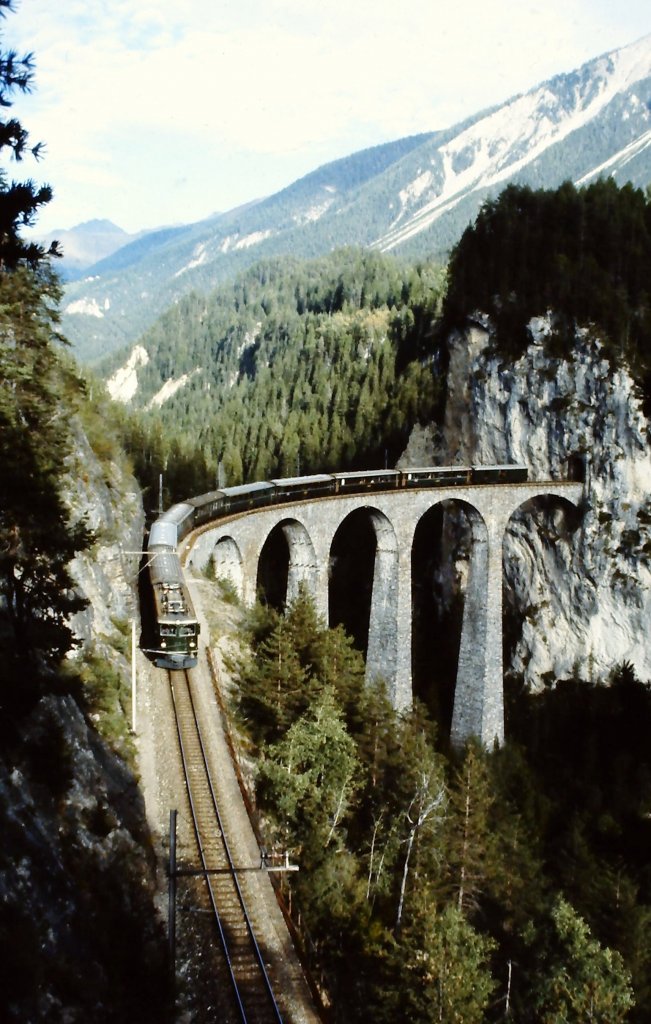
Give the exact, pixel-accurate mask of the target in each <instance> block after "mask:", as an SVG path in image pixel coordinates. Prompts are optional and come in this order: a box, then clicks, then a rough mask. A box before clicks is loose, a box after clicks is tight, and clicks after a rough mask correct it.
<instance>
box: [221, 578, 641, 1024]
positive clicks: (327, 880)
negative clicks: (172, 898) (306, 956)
mask: <svg viewBox="0 0 651 1024" xmlns="http://www.w3.org/2000/svg"><path fill="white" fill-rule="evenodd" d="M245 636H246V640H247V644H248V650H249V654H248V655H245V656H241V657H240V658H239V660H238V661H237V663H236V665H235V668H236V678H237V681H238V690H237V696H236V699H235V707H234V712H235V714H236V716H237V719H238V720H239V723H240V727H241V728H242V729H243V730H244V731H245V732H246V734H247V736H248V737H249V739H248V743H249V744H250V745H252V747H253V751H254V752H255V755H256V757H257V760H258V773H257V799H258V803H259V806H260V807H261V809H262V812H263V814H264V815H265V818H266V821H267V828H268V829H269V832H270V835H272V836H273V839H274V841H275V844H276V848H277V849H278V850H279V851H289V852H290V855H291V858H292V860H293V861H295V862H296V863H298V864H299V865H300V871H299V872H298V873H297V874H296V875H294V876H292V881H291V888H292V905H293V907H294V911H295V914H296V915H298V913H299V911H300V916H301V920H302V922H303V924H304V925H305V928H306V931H307V933H308V935H309V941H308V947H309V948H310V949H311V950H312V954H313V957H314V961H313V967H314V968H315V969H316V968H318V969H321V970H323V972H324V983H325V987H326V990H327V992H328V995H329V997H330V998H331V999H332V1019H333V1020H335V1021H341V1022H353V1021H360V1022H362V1021H368V1020H373V1021H378V1022H381V1021H386V1022H387V1024H388V1022H393V1021H396V1020H405V1021H407V1020H408V1021H410V1024H418V1022H421V1021H422V1022H423V1024H425V1022H431V1021H434V1020H436V1021H445V1022H449V1024H453V1022H459V1024H462V1022H463V1024H480V1022H489V1021H501V1020H504V1019H508V1020H513V1021H518V1022H519V1024H560V1022H561V1021H563V1022H566V1024H570V1022H572V1024H574V1022H576V1024H586V1022H587V1021H595V1022H596V1021H599V1022H603V1024H616V1022H619V1021H624V1020H627V1021H631V1022H634V1021H635V1022H639V1024H643V1022H646V1021H648V1020H649V1015H650V1014H651V867H650V865H651V820H650V811H651V805H650V803H649V799H650V798H649V793H650V789H649V786H650V783H651V749H650V748H649V745H648V735H649V729H650V728H651V692H650V691H649V688H648V686H644V685H642V684H641V683H638V682H637V681H636V680H635V678H634V676H633V674H632V672H631V671H630V669H629V668H628V667H626V666H625V667H624V668H623V669H622V670H621V671H620V672H619V673H617V674H616V675H615V677H614V678H613V680H612V685H611V686H610V687H594V688H593V687H588V686H586V684H584V683H581V684H578V683H577V684H574V683H572V682H567V683H565V684H559V686H558V687H556V688H555V689H551V690H549V691H546V692H545V693H543V694H541V695H538V696H532V695H529V696H522V695H521V696H519V697H518V698H517V700H516V701H512V702H511V705H510V707H509V735H510V739H509V742H508V744H507V745H506V746H505V747H504V748H503V749H500V750H496V751H494V752H487V751H485V750H483V749H482V748H480V747H479V746H478V745H476V744H474V743H470V744H469V745H468V746H467V748H466V749H465V751H463V752H461V753H457V754H450V753H449V751H447V750H446V744H445V742H444V741H443V738H442V737H441V735H440V734H439V733H438V732H437V729H436V726H435V725H434V724H433V723H432V721H431V720H430V719H429V718H428V715H427V713H426V711H425V710H424V709H423V708H422V707H421V706H418V705H417V706H416V707H415V708H414V709H413V710H412V711H410V712H409V713H407V714H404V715H398V714H397V713H396V712H395V711H394V710H393V709H392V708H391V707H390V705H389V703H388V701H387V700H386V698H385V697H384V695H383V693H382V690H381V688H369V687H368V686H365V685H364V676H363V668H364V666H363V663H362V659H361V656H360V654H359V652H358V651H356V650H355V649H354V647H353V646H352V644H351V642H350V641H349V640H348V639H347V638H346V636H345V634H344V633H343V632H342V630H341V629H340V628H338V629H336V630H327V629H325V628H324V627H323V625H322V624H321V623H319V621H318V620H317V618H316V616H315V614H314V609H313V606H312V605H311V603H310V601H309V600H308V599H307V598H306V597H304V596H301V597H299V598H298V599H297V600H296V601H295V603H294V604H293V605H292V606H291V607H290V609H289V610H288V612H287V614H286V615H285V616H281V615H279V614H278V613H276V612H273V611H270V610H269V609H262V608H258V609H257V610H256V611H255V612H254V613H253V614H252V615H251V616H250V617H249V618H248V620H247V624H246V628H245ZM306 941H307V940H306Z"/></svg>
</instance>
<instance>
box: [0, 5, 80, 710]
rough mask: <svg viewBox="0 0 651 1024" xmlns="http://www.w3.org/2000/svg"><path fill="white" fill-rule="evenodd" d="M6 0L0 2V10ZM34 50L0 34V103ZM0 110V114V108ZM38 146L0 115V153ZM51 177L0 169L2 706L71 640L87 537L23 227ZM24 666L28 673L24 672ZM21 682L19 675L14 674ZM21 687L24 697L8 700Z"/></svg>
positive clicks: (51, 311) (41, 254) (24, 87)
mask: <svg viewBox="0 0 651 1024" xmlns="http://www.w3.org/2000/svg"><path fill="white" fill-rule="evenodd" d="M12 8H13V0H0V16H1V17H4V16H5V15H6V13H7V12H8V11H11V10H12ZM32 78H33V59H32V55H31V54H27V55H25V56H22V57H19V56H18V55H17V54H16V53H15V52H14V51H13V50H7V49H4V48H3V47H2V45H1V44H0V108H2V111H1V112H5V111H8V110H9V108H10V107H11V104H12V96H13V95H15V93H16V91H19V92H28V91H29V90H30V89H31V85H32ZM1 112H0V113H1ZM40 149H41V147H40V145H39V144H37V145H31V144H30V142H29V137H28V133H27V132H26V131H25V129H24V128H23V126H22V125H21V123H20V122H19V121H18V120H16V119H15V118H12V117H9V116H6V117H4V118H2V117H0V160H2V161H6V162H20V161H21V160H22V159H23V158H24V157H25V156H27V155H31V157H32V158H38V156H39V154H40ZM51 194H52V193H51V190H50V188H49V187H48V186H42V187H38V186H36V185H35V184H34V182H33V181H31V180H27V181H23V182H16V181H14V180H13V178H11V177H10V175H9V174H8V173H7V171H6V170H5V169H4V168H0V366H1V368H2V372H1V375H0V449H1V450H2V460H1V461H0V656H1V657H2V662H3V667H4V669H5V671H4V672H3V676H4V679H5V681H6V685H5V686H3V687H2V689H1V690H0V706H4V707H7V706H10V705H11V704H12V703H14V702H15V701H16V699H22V698H27V699H29V697H30V696H31V695H34V694H35V693H37V692H38V689H39V687H38V685H37V682H36V680H37V679H39V678H41V677H42V676H43V673H44V672H46V673H47V672H48V670H51V669H53V668H54V667H55V666H56V664H57V663H58V662H59V660H60V659H61V657H62V656H63V655H64V654H65V653H66V652H67V651H68V650H69V649H70V647H71V646H72V641H73V637H72V633H71V630H70V628H69V625H68V620H69V617H70V615H71V614H72V613H73V612H74V611H75V610H77V609H79V607H81V602H80V601H79V599H78V598H76V597H75V595H74V594H73V593H72V581H71V578H70V575H69V572H68V569H67V565H68V563H69V562H70V559H71V558H72V557H73V555H74V553H75V551H77V550H79V548H80V547H82V546H84V545H85V544H86V543H87V540H88V537H87V532H86V530H85V529H84V528H83V527H82V526H72V525H71V524H70V521H69V515H68V512H67V510H66V508H65V506H64V504H63V502H62V499H61V496H60V493H59V488H60V482H61V476H62V474H63V472H64V468H65V459H66V455H67V452H68V448H69V440H68V426H67V423H68V418H69V415H70V412H69V409H68V410H67V411H66V409H65V407H64V405H63V403H62V398H63V397H65V395H66V394H67V395H68V396H72V395H73V393H74V391H75V390H76V388H77V387H78V385H77V384H76V382H75V381H74V379H73V377H72V375H71V374H69V373H68V372H67V371H66V370H65V368H64V366H63V365H62V363H61V361H60V359H59V356H58V353H57V350H56V347H55V344H56V341H57V340H60V339H58V335H57V333H56V324H57V320H58V314H57V303H58V301H59V296H60V291H59V285H58V281H57V278H56V275H55V274H54V271H53V270H52V267H51V257H52V256H55V255H57V249H56V244H54V245H53V246H52V247H51V248H50V249H49V250H45V249H44V248H42V247H41V246H39V245H37V244H35V243H32V242H29V241H26V240H25V239H24V238H23V237H22V236H21V231H22V230H23V229H24V228H25V227H28V226H30V225H31V224H32V223H33V220H34V217H35V215H36V213H37V212H38V210H39V209H40V207H41V206H42V205H43V204H44V203H47V202H48V201H49V200H50V198H51ZM25 667H27V671H25ZM18 680H20V682H18ZM17 694H21V695H22V696H21V698H17Z"/></svg>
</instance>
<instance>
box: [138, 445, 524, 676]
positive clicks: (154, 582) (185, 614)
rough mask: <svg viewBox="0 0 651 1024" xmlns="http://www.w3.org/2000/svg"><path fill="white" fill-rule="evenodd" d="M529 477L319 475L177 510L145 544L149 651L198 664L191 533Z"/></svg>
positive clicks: (410, 472)
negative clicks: (338, 502)
mask: <svg viewBox="0 0 651 1024" xmlns="http://www.w3.org/2000/svg"><path fill="white" fill-rule="evenodd" d="M527 476H528V474H527V468H526V466H518V465H509V466H438V467H436V466H433V467H427V468H423V469H420V468H416V469H375V470H365V471H357V472H351V473H317V474H314V475H313V476H301V477H286V478H284V479H275V480H264V481H259V482H257V483H252V484H241V485H239V486H237V487H223V488H221V490H216V491H209V492H208V493H207V494H200V495H199V496H198V497H195V498H188V499H187V500H186V501H184V502H179V503H178V504H176V505H172V506H171V508H169V509H168V510H167V511H166V512H164V513H163V514H162V515H161V516H159V518H158V519H157V520H156V521H155V522H154V523H153V524H152V527H151V530H150V533H149V539H148V543H147V557H148V566H149V582H150V592H151V597H152V606H153V607H152V616H151V626H150V628H149V629H148V630H147V633H148V635H147V637H146V642H145V645H144V646H143V651H144V652H145V653H146V654H148V655H149V656H150V657H151V658H152V660H153V661H154V663H155V664H156V665H158V666H159V667H161V668H168V669H186V668H192V667H193V666H194V665H196V663H197V649H198V642H199V622H198V620H197V617H196V614H195V611H194V608H193V605H192V599H191V597H190V593H189V591H188V588H187V585H186V582H185V578H184V575H183V569H182V567H181V563H180V560H179V556H178V545H179V543H180V542H181V541H182V540H183V539H184V538H185V537H186V536H187V535H188V533H190V531H191V530H194V529H196V528H197V527H199V526H203V525H204V524H206V523H209V522H211V521H212V520H214V519H221V518H223V517H225V516H229V515H233V514H236V513H240V512H246V511H249V510H251V509H256V508H262V507H265V506H273V505H277V504H282V503H284V502H290V501H303V500H308V499H311V498H322V497H329V496H337V495H345V494H360V493H363V492H365V491H368V492H374V493H377V492H382V491H391V490H402V489H406V488H411V487H419V488H421V487H450V486H452V487H460V486H463V485H466V486H468V485H476V484H495V483H509V484H512V483H524V482H526V480H527Z"/></svg>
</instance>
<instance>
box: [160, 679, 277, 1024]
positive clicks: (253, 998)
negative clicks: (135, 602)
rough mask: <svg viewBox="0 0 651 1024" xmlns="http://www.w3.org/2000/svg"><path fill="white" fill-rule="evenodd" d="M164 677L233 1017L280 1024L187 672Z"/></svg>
mask: <svg viewBox="0 0 651 1024" xmlns="http://www.w3.org/2000/svg"><path fill="white" fill-rule="evenodd" d="M169 677H170V688H171V693H172V701H173V705H174V713H175V718H176V727H177V732H178V738H179V746H180V751H181V759H182V763H183V772H184V775H185V781H186V786H187V791H188V799H189V804H190V810H191V814H192V822H193V826H194V832H195V836H196V841H197V850H198V857H199V865H198V867H199V870H200V871H201V873H203V875H204V878H205V881H206V899H207V903H208V904H209V907H210V911H211V913H212V915H213V919H214V922H215V929H216V935H217V937H218V938H219V941H220V944H221V948H222V951H223V954H224V958H225V961H226V965H227V968H228V975H229V978H230V982H231V990H232V998H233V1003H234V1013H235V1018H236V1019H237V1020H239V1021H242V1022H246V1024H267V1022H270V1024H282V1018H281V1016H280V1011H279V1010H278V1006H277V1004H276V1000H275V998H274V995H273V992H272V989H271V984H270V981H269V977H268V975H267V971H266V968H265V964H264V959H263V956H262V953H261V950H260V948H259V946H258V943H257V941H256V938H255V935H254V934H253V928H252V926H251V922H250V919H249V915H248V913H247V910H246V906H245V904H244V898H243V896H242V890H241V887H240V884H239V881H238V878H237V870H236V868H235V866H234V864H233V858H232V856H231V852H230V849H229V846H228V841H227V838H226V835H225V834H224V829H223V825H222V820H221V816H220V813H219V808H218V806H217V797H216V792H215V787H214V784H213V779H212V777H211V772H210V767H209V760H208V757H207V752H206V746H205V744H204V740H203V737H202V734H201V728H200V725H199V720H198V716H197V712H196V708H195V703H194V700H193V697H192V680H191V675H190V673H188V672H173V673H172V672H170V673H169Z"/></svg>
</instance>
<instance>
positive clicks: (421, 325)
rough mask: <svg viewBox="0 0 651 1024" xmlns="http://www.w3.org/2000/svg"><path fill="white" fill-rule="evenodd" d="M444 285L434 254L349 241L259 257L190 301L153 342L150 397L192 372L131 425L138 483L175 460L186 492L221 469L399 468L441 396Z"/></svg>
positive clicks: (276, 472)
mask: <svg viewBox="0 0 651 1024" xmlns="http://www.w3.org/2000/svg"><path fill="white" fill-rule="evenodd" d="M443 284H444V275H443V271H442V270H441V268H440V267H439V266H437V265H436V264H428V263H422V264H418V265H415V266H406V265H404V264H402V263H400V262H398V261H396V260H394V259H392V258H389V257H386V256H381V255H380V254H377V253H368V252H367V253H365V252H362V251H361V250H352V249H347V250H343V251H339V252H336V253H333V254H332V255H330V256H328V257H325V258H323V259H320V260H315V261H307V262H299V261H295V260H274V261H270V262H263V263H259V264H257V265H256V266H255V267H253V268H251V269H250V270H247V271H246V272H245V273H244V274H242V275H241V276H240V277H238V278H237V279H236V280H235V282H234V283H232V284H231V285H229V286H227V287H226V286H225V287H222V288H219V289H218V290H217V291H216V292H214V293H213V294H212V295H211V296H210V297H209V298H207V299H206V298H202V297H200V296H198V295H192V296H190V297H189V298H187V299H186V300H184V301H182V302H180V303H179V304H178V305H176V306H175V307H174V308H173V309H171V310H170V311H169V312H168V313H167V314H166V315H165V316H164V317H163V318H162V319H161V320H160V321H159V322H158V323H157V324H156V326H155V327H153V328H152V329H151V330H150V331H149V332H148V333H147V334H146V335H145V336H144V337H143V339H142V343H143V345H144V347H145V348H146V349H147V351H148V352H149V354H150V357H151V358H150V362H149V363H148V365H147V366H146V367H145V368H144V369H143V370H141V371H140V380H141V388H140V390H139V393H138V401H139V403H140V404H141V405H142V403H149V402H151V399H152V397H153V396H154V395H155V394H156V393H157V392H158V391H159V390H160V388H161V387H162V386H163V385H164V384H165V382H166V381H177V380H179V379H180V378H181V377H183V376H184V375H187V378H186V383H185V385H184V386H183V387H182V388H180V389H179V390H178V391H177V392H176V394H174V395H173V396H172V397H171V398H169V399H168V400H167V401H166V402H165V403H164V404H163V405H162V406H161V407H160V408H159V409H156V410H153V411H149V412H146V413H144V414H143V416H142V418H139V420H138V426H137V427H135V426H134V427H133V428H132V430H133V432H132V436H131V440H130V442H129V445H130V449H131V450H132V452H133V453H134V457H135V458H136V459H137V469H138V472H139V474H140V476H141V479H142V480H143V481H145V482H146V483H147V484H149V485H150V486H155V483H156V479H157V473H158V472H159V471H160V470H161V469H164V470H165V473H166V484H167V486H168V488H169V490H168V492H167V493H168V496H169V497H170V498H171V497H176V498H179V497H185V496H187V495H188V494H191V493H199V492H201V491H202V490H204V491H205V490H208V489H211V488H213V487H214V486H215V484H216V481H217V480H218V479H221V480H223V481H225V482H226V483H228V484H238V483H241V482H243V481H249V480H256V479H258V480H259V479H269V478H273V477H277V476H295V475H299V474H303V475H305V474H309V473H312V472H316V471H327V470H343V469H350V468H357V467H362V466H363V467H367V466H383V465H385V463H386V462H388V463H389V464H393V462H394V461H395V459H396V458H397V457H398V455H399V454H400V452H401V451H402V449H403V448H404V445H405V443H406V441H407V439H408V436H409V431H410V429H411V427H412V426H413V424H414V423H415V422H417V421H418V420H421V421H423V422H425V421H427V420H429V419H431V417H432V416H433V415H434V414H435V412H436V409H437V408H438V407H439V405H440V403H441V400H442V398H443V389H442V383H443V380H444V376H443V373H442V369H441V367H440V366H439V365H438V362H437V358H438V355H439V349H438V347H437V345H436V344H435V343H434V340H433V325H434V323H435V322H436V319H437V316H438V315H439V313H440V304H441V301H442V297H443ZM113 365H115V364H114V363H113ZM165 438H167V440H164V439H165Z"/></svg>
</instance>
